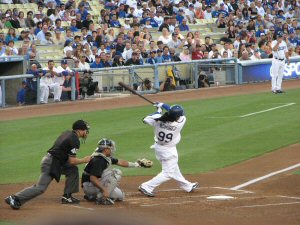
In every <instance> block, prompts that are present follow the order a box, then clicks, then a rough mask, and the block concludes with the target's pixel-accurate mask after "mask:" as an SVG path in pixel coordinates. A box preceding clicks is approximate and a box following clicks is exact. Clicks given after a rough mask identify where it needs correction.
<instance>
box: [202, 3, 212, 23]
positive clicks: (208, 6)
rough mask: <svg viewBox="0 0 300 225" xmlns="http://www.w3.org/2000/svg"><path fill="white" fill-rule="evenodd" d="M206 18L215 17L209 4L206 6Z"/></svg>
mask: <svg viewBox="0 0 300 225" xmlns="http://www.w3.org/2000/svg"><path fill="white" fill-rule="evenodd" d="M203 13H204V19H206V20H210V19H212V18H213V17H212V10H211V6H210V5H207V6H206V7H205V10H204V12H203Z"/></svg>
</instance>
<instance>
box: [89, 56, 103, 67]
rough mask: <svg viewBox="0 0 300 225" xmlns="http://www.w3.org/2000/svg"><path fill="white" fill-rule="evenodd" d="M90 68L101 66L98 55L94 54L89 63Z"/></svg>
mask: <svg viewBox="0 0 300 225" xmlns="http://www.w3.org/2000/svg"><path fill="white" fill-rule="evenodd" d="M90 68H103V65H102V63H101V56H100V55H95V61H94V62H93V63H92V64H91V66H90Z"/></svg>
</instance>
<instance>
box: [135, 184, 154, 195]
mask: <svg viewBox="0 0 300 225" xmlns="http://www.w3.org/2000/svg"><path fill="white" fill-rule="evenodd" d="M139 191H140V192H141V193H143V194H144V195H146V196H148V197H154V196H155V195H154V194H153V193H152V192H149V191H147V190H146V189H144V188H142V186H139Z"/></svg>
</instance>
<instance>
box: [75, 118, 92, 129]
mask: <svg viewBox="0 0 300 225" xmlns="http://www.w3.org/2000/svg"><path fill="white" fill-rule="evenodd" d="M72 129H73V130H87V131H89V129H90V125H89V124H88V123H87V122H86V121H84V120H77V121H75V122H74V123H73V126H72Z"/></svg>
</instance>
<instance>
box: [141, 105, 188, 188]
mask: <svg viewBox="0 0 300 225" xmlns="http://www.w3.org/2000/svg"><path fill="white" fill-rule="evenodd" d="M159 117H161V109H159V111H158V112H156V113H155V114H152V115H149V116H147V117H145V118H144V120H143V121H144V123H146V124H149V125H150V126H153V127H154V135H155V136H154V140H155V143H154V145H152V146H151V148H154V151H155V155H156V158H157V159H158V160H159V161H160V163H161V165H162V171H161V172H160V173H159V174H158V175H156V176H155V177H154V178H152V179H151V180H149V181H147V182H145V183H143V184H142V185H141V187H142V188H143V189H145V190H146V191H148V192H150V193H152V192H153V190H154V189H155V188H156V187H157V186H159V185H160V184H162V183H164V182H166V181H168V180H170V179H174V180H176V181H177V182H178V184H179V185H180V188H182V189H183V190H185V191H187V192H190V191H191V190H192V186H193V183H191V182H189V181H187V180H186V179H185V178H184V177H183V175H182V174H181V172H180V169H179V166H178V153H177V149H176V145H177V144H178V143H179V141H180V139H181V135H180V131H181V129H182V128H183V126H184V124H185V122H186V117H185V116H181V117H180V118H179V119H178V120H177V121H174V122H163V121H156V120H155V119H156V118H159Z"/></svg>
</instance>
